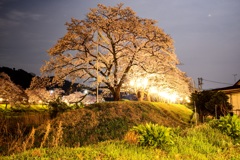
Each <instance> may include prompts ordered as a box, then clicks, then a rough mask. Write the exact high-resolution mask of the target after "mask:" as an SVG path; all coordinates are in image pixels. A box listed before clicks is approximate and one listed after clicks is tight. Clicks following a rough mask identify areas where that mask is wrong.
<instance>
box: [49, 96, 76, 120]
mask: <svg viewBox="0 0 240 160" xmlns="http://www.w3.org/2000/svg"><path fill="white" fill-rule="evenodd" d="M48 106H49V109H50V113H51V117H52V118H55V117H56V116H57V113H59V112H64V111H66V110H68V109H71V107H70V106H68V105H67V103H65V102H63V101H62V100H61V98H60V97H58V98H57V99H56V100H54V101H51V102H49V104H48Z"/></svg>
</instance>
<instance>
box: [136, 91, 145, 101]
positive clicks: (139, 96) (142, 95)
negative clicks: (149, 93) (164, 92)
mask: <svg viewBox="0 0 240 160" xmlns="http://www.w3.org/2000/svg"><path fill="white" fill-rule="evenodd" d="M137 98H138V101H143V98H144V92H143V91H138V92H137Z"/></svg>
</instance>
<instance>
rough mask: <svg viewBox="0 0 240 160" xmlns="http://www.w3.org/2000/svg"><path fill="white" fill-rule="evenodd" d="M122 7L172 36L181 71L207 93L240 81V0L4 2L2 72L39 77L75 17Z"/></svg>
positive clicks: (0, 14) (0, 10) (0, 4)
mask: <svg viewBox="0 0 240 160" xmlns="http://www.w3.org/2000/svg"><path fill="white" fill-rule="evenodd" d="M121 2H122V3H124V6H125V7H127V6H128V7H131V8H132V9H133V10H134V11H135V12H136V14H137V15H138V16H139V17H142V18H150V19H155V20H157V21H158V25H159V27H160V28H163V29H164V31H165V32H166V33H167V34H169V35H171V37H172V38H173V39H174V41H175V45H174V46H175V48H176V54H177V56H178V58H179V60H180V61H181V63H182V65H180V66H179V68H180V69H181V70H182V71H184V72H186V73H187V75H188V76H189V77H191V78H193V80H194V81H195V83H196V84H197V78H198V77H202V78H203V79H204V81H203V83H204V84H203V88H204V89H210V88H218V87H225V86H229V85H231V84H234V80H235V79H236V80H238V79H239V78H240V9H239V8H240V1H239V0H135V1H134V0H122V1H119V0H0V67H1V66H5V67H10V68H16V69H24V70H26V71H28V72H32V73H35V74H37V75H40V71H39V69H40V67H41V66H42V65H43V63H44V61H45V60H48V59H49V57H48V55H47V52H46V51H47V50H48V49H50V48H51V47H52V46H53V45H54V44H55V43H56V42H57V40H58V39H59V38H61V37H62V36H64V34H65V33H66V26H65V23H66V22H69V21H70V19H71V17H74V18H77V19H84V18H85V15H86V14H87V13H88V12H89V8H96V7H97V4H99V3H101V4H104V5H107V6H114V5H116V4H118V3H121ZM234 74H237V75H236V76H235V77H234ZM234 78H235V79H234ZM206 80H211V81H215V82H223V83H227V84H220V83H213V82H208V81H206Z"/></svg>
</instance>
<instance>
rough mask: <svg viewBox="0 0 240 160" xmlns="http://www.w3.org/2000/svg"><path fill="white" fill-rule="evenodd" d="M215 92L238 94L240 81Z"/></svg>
mask: <svg viewBox="0 0 240 160" xmlns="http://www.w3.org/2000/svg"><path fill="white" fill-rule="evenodd" d="M213 91H223V92H225V93H236V92H240V80H238V81H237V82H236V83H235V84H234V85H233V86H229V87H224V88H216V89H213Z"/></svg>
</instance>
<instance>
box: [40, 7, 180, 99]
mask: <svg viewBox="0 0 240 160" xmlns="http://www.w3.org/2000/svg"><path fill="white" fill-rule="evenodd" d="M66 26H67V33H66V34H65V36H63V37H62V38H61V39H59V40H58V42H57V43H56V44H55V45H54V46H53V47H52V48H51V49H50V50H49V51H48V54H49V56H50V60H49V61H46V63H45V64H44V65H43V67H42V68H41V71H42V73H43V75H46V74H47V75H49V74H51V75H54V80H55V81H56V82H60V81H62V80H64V79H69V80H72V81H77V82H79V83H84V84H85V85H89V86H92V87H96V86H99V87H100V88H106V89H109V91H110V92H111V93H112V95H113V97H114V100H119V99H120V90H121V88H122V86H123V84H124V83H126V80H128V79H129V77H132V74H133V73H138V72H140V73H145V74H158V75H161V74H163V73H167V72H168V71H171V72H173V71H174V70H178V68H177V64H178V63H179V61H178V59H177V56H176V54H175V51H174V45H173V40H172V38H171V37H170V36H169V35H167V34H166V33H165V32H164V31H163V30H162V29H161V28H159V27H158V26H157V22H156V21H155V20H152V19H147V18H140V17H138V16H137V15H136V13H135V12H134V11H133V10H132V9H131V8H129V7H126V8H124V7H123V4H118V5H116V6H114V7H107V6H104V5H102V4H99V5H98V7H97V8H94V9H90V12H89V13H88V14H87V15H86V19H84V20H78V19H74V18H72V19H71V22H69V23H66Z"/></svg>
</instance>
